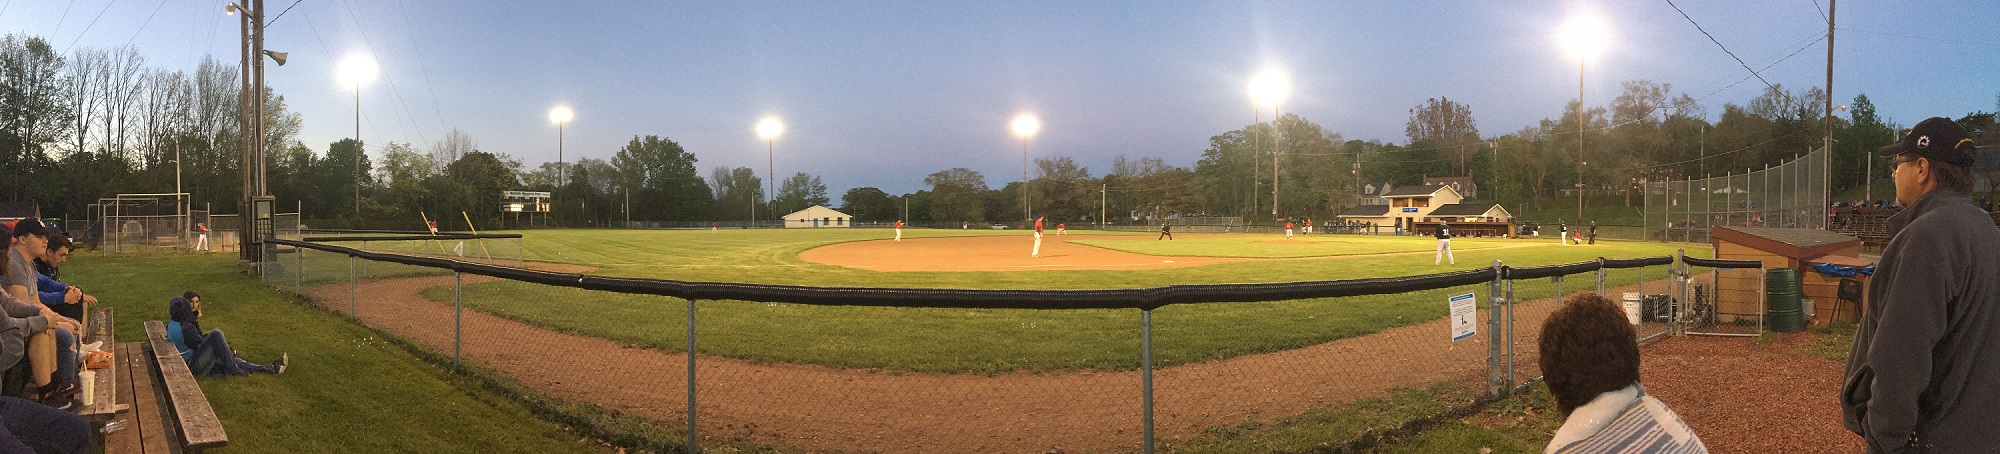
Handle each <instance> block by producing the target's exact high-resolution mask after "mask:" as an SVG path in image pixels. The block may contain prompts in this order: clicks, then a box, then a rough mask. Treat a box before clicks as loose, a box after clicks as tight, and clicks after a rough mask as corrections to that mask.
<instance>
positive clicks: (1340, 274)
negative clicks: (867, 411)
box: [309, 229, 1706, 373]
mask: <svg viewBox="0 0 2000 454" xmlns="http://www.w3.org/2000/svg"><path fill="white" fill-rule="evenodd" d="M886 232H887V231H886V230H883V229H821V230H761V231H744V230H725V231H721V232H710V231H664V230H537V231H529V232H526V234H527V235H528V238H527V240H526V242H525V247H526V252H527V259H528V260H537V261H555V262H565V263H575V264H583V265H591V266H596V267H600V268H599V269H598V270H597V271H596V272H595V273H597V274H603V275H610V276H624V277H648V278H661V279H674V280H686V281H719V282H754V283H773V284H799V285H816V286H867V287H943V288H996V289H1009V288H1017V289H1093V288H1131V287H1154V286H1163V285H1171V284H1188V283H1244V282H1290V281H1311V280H1330V279H1350V278H1363V277H1394V276H1408V275H1418V274H1428V273H1436V272H1443V271H1450V270H1462V269H1469V268H1474V267H1477V266H1479V265H1476V264H1485V263H1488V262H1489V261H1491V260H1493V259H1500V258H1504V259H1506V260H1507V263H1509V264H1511V265H1514V266H1528V265H1544V264H1555V263H1571V262H1578V261H1586V260H1592V259H1595V258H1596V257H1598V256H1599V255H1603V256H1608V257H1614V258H1629V257H1641V256H1658V255H1672V254H1673V252H1674V249H1675V248H1676V246H1673V245H1665V244H1658V243H1638V242H1603V243H1600V244H1599V245H1598V246H1595V247H1560V246H1556V245H1555V242H1554V240H1538V241H1528V240H1483V241H1485V242H1487V243H1485V244H1492V245H1496V246H1510V247H1493V248H1488V249H1471V250H1463V251H1461V252H1459V253H1458V254H1457V255H1460V256H1464V257H1466V261H1464V262H1459V263H1460V265H1459V266H1457V267H1450V266H1445V267H1437V266H1431V265H1425V264H1423V263H1421V262H1422V259H1424V258H1429V257H1428V256H1427V255H1428V254H1423V255H1425V256H1423V257H1418V256H1407V255H1406V256H1387V257H1329V258H1325V259H1306V260H1270V261H1252V262H1241V263H1228V264H1219V265H1210V266H1202V267H1190V268H1178V269H1166V270H1149V271H1081V270H1052V271H1021V272H877V271H865V270H858V269H850V268H843V267H837V266H829V265H820V264H814V263H807V262H804V261H802V260H799V259H798V258H797V257H796V255H797V253H798V252H799V251H803V250H806V249H809V248H813V247H818V246H821V245H826V244H833V243H839V242H845V241H860V240H875V239H883V238H885V236H884V234H885V233H886ZM1010 233H1011V232H1010ZM993 234H996V233H993V232H990V231H962V230H929V229H909V230H906V231H905V235H906V236H910V237H927V236H962V235H993ZM1000 234H1006V233H1000ZM1016 234H1018V233H1016ZM1134 235H1139V234H1134ZM1196 237H1200V238H1203V239H1206V238H1208V237H1206V236H1196ZM1324 237H1328V238H1326V241H1329V242H1333V241H1338V240H1337V239H1336V238H1333V237H1332V236H1331V235H1327V236H1324ZM1215 238H1216V240H1214V241H1215V242H1213V243H1210V242H1205V241H1201V240H1195V241H1187V240H1182V241H1174V242H1151V241H1135V242H1134V243H1176V244H1188V245H1189V246H1187V247H1189V248H1193V249H1197V250H1200V249H1209V250H1221V249H1226V248H1227V245H1228V244H1229V242H1232V241H1233V242H1237V243H1238V244H1240V243H1242V242H1244V241H1246V240H1245V239H1246V238H1247V239H1249V240H1248V241H1252V242H1254V241H1259V240H1257V239H1258V238H1263V239H1266V240H1268V239H1276V238H1279V237H1278V236H1276V235H1264V236H1248V235H1246V236H1233V235H1218V236H1216V237H1215ZM1318 238H1321V237H1315V239H1318ZM1191 239H1192V238H1191ZM1368 240H1373V241H1372V242H1371V244H1373V243H1380V244H1376V245H1374V246H1371V247H1375V248H1378V249H1386V250H1401V249H1408V248H1412V247H1434V245H1435V242H1433V241H1431V240H1430V239H1428V238H1369V239H1368ZM1103 241H1106V242H1114V243H1115V242H1118V240H1103ZM1512 246H1522V247H1512ZM1149 247H1164V246H1149ZM1329 250H1332V249H1329ZM1420 250H1421V249H1420ZM1166 252H1172V251H1162V253H1166ZM1690 252H1691V253H1697V254H1703V255H1705V254H1706V251H1705V250H1701V251H1690ZM309 266H310V265H309ZM1648 272H1649V273H1651V276H1650V277H1651V278H1653V279H1659V278H1663V277H1665V272H1664V269H1662V268H1661V267H1654V268H1652V269H1650V270H1648ZM1586 279H1587V276H1585V277H1580V279H1574V280H1572V281H1571V283H1570V284H1569V285H1568V286H1567V287H1566V289H1568V290H1574V289H1577V288H1581V287H1582V286H1585V285H1589V284H1587V283H1584V282H1585V281H1586ZM1611 279H1612V283H1613V284H1614V285H1622V284H1629V283H1631V282H1635V281H1637V280H1638V274H1637V272H1635V271H1630V270H1619V271H1614V272H1613V274H1612V277H1611ZM1553 287H1554V286H1553V284H1551V283H1550V282H1549V281H1547V280H1534V281H1521V282H1518V283H1516V285H1515V291H1516V294H1517V296H1519V297H1521V298H1544V297H1548V296H1551V295H1552V294H1553V293H1554V288H1553ZM1465 292H1474V293H1477V294H1480V295H1486V294H1487V293H1488V290H1487V286H1485V285H1474V286H1466V287H1460V288H1454V289H1446V290H1434V291H1428V292H1416V293H1409V294H1398V295H1375V296H1365V297H1353V298H1330V299H1312V300H1298V301H1282V302H1269V303H1217V304H1184V305H1174V306H1168V307H1165V308H1161V309H1159V310H1157V311H1155V313H1154V317H1153V319H1154V358H1155V361H1156V363H1157V364H1161V365H1172V364H1183V363H1192V362H1200V361H1206V360H1211V359H1219V358H1227V357H1233V356H1239V355H1244V354H1253V353H1263V352H1272V351H1281V350H1287V349H1292V348H1299V347H1304V346H1309V345H1314V344H1318V343H1323V342H1327V341H1331V340H1335V339H1341V338H1347V337H1354V336H1360V335H1365V334H1369V333H1374V332H1377V331H1380V330H1383V329H1387V328H1392V327H1397V326H1405V325H1410V324H1416V323H1422V322H1426V321H1430V320H1435V319H1438V318H1442V317H1444V316H1445V315H1446V310H1445V303H1444V302H1445V300H1446V298H1447V297H1448V296H1449V295H1452V294H1459V293H1465ZM426 295H427V296H428V297H429V298H431V299H433V300H438V301H450V298H451V289H450V288H449V287H442V288H433V289H431V290H429V291H427V293H426ZM1482 300H1483V298H1482ZM464 301H465V303H466V304H467V305H468V306H470V307H474V308H477V309H480V310H483V311H487V312H491V313H495V314H498V315H501V316H505V317H509V318H513V319H516V320H522V321H526V322H529V323H534V324H538V325H541V326H546V327H550V328H553V329H557V330H561V331H565V332H574V333H580V334H586V335H591V336H596V337H602V338H606V339H611V340H617V341H621V342H627V343H632V344H636V345H645V346H650V347H653V348H658V349H661V350H665V351H681V350H682V349H683V348H684V346H685V345H686V341H685V339H684V337H683V335H682V332H683V330H682V329H681V328H680V327H681V322H680V321H681V320H685V317H686V314H685V312H684V310H685V309H684V303H683V302H682V301H679V300H673V299H669V298H664V297H656V296H642V295H623V294H614V293H607V292H593V291H582V290H575V289H568V288H561V287H553V286H544V285H537V284H527V283H521V282H504V281H503V282H492V283H484V284H473V285H468V286H466V288H465V299H464ZM697 311H698V312H697V314H696V315H697V318H698V319H699V321H698V324H699V327H698V329H700V331H701V334H700V336H701V342H700V348H701V349H702V352H703V353H706V354H716V355H722V356H727V357H734V358H741V359H747V360H752V361H765V362H782V363H805V364H821V365H827V366H834V367H845V368H864V369H882V370H895V371H903V370H908V371H928V372H984V373H995V372H1003V371H1012V370H1069V369H1091V370H1126V369H1135V368H1138V367H1139V362H1138V358H1139V356H1140V355H1139V339H1138V336H1139V311H1137V310H986V309H973V310H967V309H912V308H872V307H829V306H807V305H795V304H767V303H755V302H743V301H701V302H699V304H698V309H697Z"/></svg>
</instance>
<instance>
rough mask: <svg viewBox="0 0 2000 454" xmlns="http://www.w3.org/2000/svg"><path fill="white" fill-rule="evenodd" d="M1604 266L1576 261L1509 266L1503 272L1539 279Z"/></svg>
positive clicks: (1520, 277) (1577, 272)
mask: <svg viewBox="0 0 2000 454" xmlns="http://www.w3.org/2000/svg"><path fill="white" fill-rule="evenodd" d="M1602 268H1604V263H1602V262H1598V261H1595V260H1592V261H1588V262H1576V263H1568V264H1561V265H1542V266H1527V267H1519V268H1516V267H1511V266H1509V267H1504V270H1503V271H1502V272H1503V275H1504V277H1505V278H1506V279H1539V278H1545V277H1556V276H1568V275H1571V274H1583V273H1588V272H1592V271H1597V270H1599V269H1602Z"/></svg>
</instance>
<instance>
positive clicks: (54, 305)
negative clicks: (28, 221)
mask: <svg viewBox="0 0 2000 454" xmlns="http://www.w3.org/2000/svg"><path fill="white" fill-rule="evenodd" d="M49 230H50V231H51V233H50V235H49V251H48V253H47V254H46V255H43V256H42V258H38V259H35V272H36V273H37V274H39V276H37V277H36V278H35V289H36V290H38V291H39V292H40V293H41V297H42V299H41V301H42V305H43V306H48V307H49V309H52V310H55V311H56V314H59V315H62V316H64V317H69V318H70V319H71V320H77V321H82V320H83V314H84V312H87V309H88V308H89V306H91V305H94V304H97V297H95V296H90V295H89V294H86V293H83V289H82V288H80V287H75V286H71V285H69V284H64V283H62V281H58V280H56V271H57V267H60V266H62V264H63V262H68V261H69V252H70V245H71V243H70V239H69V237H68V236H65V235H63V234H62V231H60V230H55V228H53V227H51V228H49Z"/></svg>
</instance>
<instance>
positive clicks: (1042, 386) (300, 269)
mask: <svg viewBox="0 0 2000 454" xmlns="http://www.w3.org/2000/svg"><path fill="white" fill-rule="evenodd" d="M327 239H328V238H307V240H308V241H291V240H273V241H272V243H273V244H275V245H278V246H279V247H280V248H282V250H281V253H279V254H268V256H273V259H272V260H271V261H268V262H266V263H265V264H264V265H263V266H264V268H263V269H264V270H265V273H266V274H267V278H266V282H268V283H270V285H272V286H274V287H278V288H281V289H286V290H289V291H292V292H294V293H297V294H300V295H303V296H306V297H307V298H308V299H310V300H312V301H314V302H316V303H318V304H320V305H322V306H324V307H327V308H329V309H330V310H334V311H338V312H344V313H345V314H346V315H348V316H349V317H352V318H353V319H355V320H357V321H359V322H361V323H363V324H366V325H369V326H371V327H373V328H375V329H377V330H379V331H382V332H384V333H387V334H390V335H392V336H394V337H399V338H404V339H406V340H407V342H408V343H409V344H411V345H413V346H415V347H416V348H418V349H420V350H427V351H432V352H435V354H436V355H437V357H439V358H449V362H450V364H451V365H452V366H453V367H455V368H465V369H470V370H477V371H482V372H484V373H490V374H492V375H495V376H499V377H504V380H506V381H510V382H512V383H514V385H512V386H518V387H520V388H525V389H528V390H530V391H531V393H533V394H535V395H538V396H543V398H541V399H540V400H544V401H556V402H562V403H564V404H582V405H585V406H590V407H592V408H597V409H603V410H608V411H609V413H615V414H620V415H627V416H629V417H634V418H638V419H639V420H641V421H642V422H644V423H646V424H648V425H651V426H653V427H655V428H659V427H684V429H668V430H670V431H672V432H674V433H675V434H676V435H678V436H679V437H680V438H678V443H684V444H685V446H659V445H646V446H642V447H644V448H647V449H669V448H684V449H686V450H687V452H695V451H697V450H698V449H699V448H700V445H702V444H711V445H720V444H727V443H752V444H765V445H777V446H785V447H788V448H792V449H803V450H813V451H819V450H863V451H941V450H942V451H1023V450H1036V451H1047V450H1078V451H1126V450H1144V451H1146V452H1153V451H1154V450H1156V449H1158V448H1161V447H1163V446H1161V443H1165V444H1167V446H1164V447H1166V448H1172V447H1174V446H1175V444H1187V443H1191V442H1192V440H1195V439H1198V438H1199V437H1201V436H1203V434H1204V433H1205V432H1206V431H1208V430H1209V429H1211V428H1216V427H1230V426H1236V425H1240V424H1244V423H1248V422H1253V421H1269V420H1273V419H1279V418H1287V417H1292V416H1297V415H1300V414H1305V413H1310V412H1319V411H1325V410H1327V409H1330V408H1338V407H1340V406H1342V405H1346V404H1349V403H1352V402H1354V401H1356V400H1359V399H1364V398H1370V397H1375V396H1382V395H1385V394H1388V393H1391V392H1392V391H1393V390H1396V389H1405V388H1411V387H1415V388H1425V387H1434V386H1448V387H1462V388H1465V389H1475V390H1479V391H1477V393H1481V394H1483V395H1485V396H1487V397H1486V399H1492V398H1496V397H1498V396H1502V395H1505V394H1508V393H1512V392H1516V391H1518V390H1520V389H1522V388H1523V387H1524V386H1525V385H1526V384H1529V383H1532V382H1533V381H1535V380H1536V377H1539V376H1540V372H1539V370H1538V368H1537V367H1536V366H1535V364H1536V360H1535V357H1534V353H1532V351H1533V347H1532V346H1533V345H1534V342H1536V341H1535V339H1536V338H1537V337H1538V336H1539V330H1540V327H1541V324H1542V322H1543V320H1545V318H1546V317H1547V315H1548V314H1549V313H1550V312H1552V311H1553V310H1554V309H1555V308H1556V307H1557V306H1559V305H1560V302H1559V298H1560V297H1562V296H1564V295H1565V294H1566V292H1568V293H1574V292H1577V291H1582V290H1586V289H1585V288H1579V287H1585V286H1588V284H1594V285H1595V287H1594V288H1593V289H1594V290H1595V291H1598V292H1599V293H1604V294H1607V295H1611V294H1618V293H1622V292H1626V291H1631V292H1634V293H1637V294H1638V295H1639V296H1640V297H1641V298H1642V299H1643V298H1644V296H1645V295H1647V294H1668V295H1672V297H1670V298H1667V299H1666V304H1668V309H1666V315H1665V317H1664V320H1662V319H1648V320H1642V322H1641V326H1640V330H1639V335H1640V338H1639V339H1635V342H1643V341H1645V340H1647V339H1653V338H1657V337H1659V336H1662V335H1666V334H1668V333H1670V332H1673V331H1675V330H1676V329H1677V328H1676V327H1677V326H1680V323H1679V321H1680V320H1683V319H1684V318H1685V317H1684V316H1683V315H1681V312H1682V311H1681V309H1680V308H1681V306H1682V304H1681V303H1680V302H1681V301H1686V300H1687V299H1686V294H1687V292H1688V291H1689V289H1688V286H1687V285H1685V284H1686V282H1687V281H1689V277H1688V276H1689V271H1688V270H1689V267H1695V266H1698V267H1717V268H1730V269H1733V268H1756V267H1761V266H1762V264H1761V262H1756V261H1727V260H1703V259H1698V258H1691V257H1684V256H1682V257H1665V256H1663V257H1643V258H1634V259H1598V260H1595V261H1589V262H1579V263H1570V264H1561V265H1548V266H1535V267H1519V268H1517V267H1509V266H1505V265H1504V264H1502V263H1500V262H1498V261H1495V262H1493V263H1492V264H1491V265H1490V266H1489V267H1485V268H1479V269H1473V270H1464V271H1454V272H1446V273H1437V274H1428V275H1420V276H1407V277H1396V278H1368V279H1345V280H1331V281H1310V282H1286V283H1263V284H1185V285H1167V286H1160V287H1149V288H1124V289H1100V290H1037V289H953V288H889V287H813V286H798V285H773V284H749V283H726V282H689V281H676V280H663V279H636V278H620V277H609V276H597V275H591V274H582V273H575V272H550V271H538V270H529V269H523V268H517V267H510V266H502V265H497V264H492V263H475V262H469V261H461V260H454V259H449V258H443V257H437V256H414V255H406V254H398V253H388V252H380V251H371V250H366V249H363V248H354V247H347V246H341V245H334V244H326V243H325V242H323V241H312V240H327ZM374 241H388V240H374ZM517 241H518V240H517ZM283 252H291V253H283ZM366 264H372V265H373V266H371V267H369V268H370V269H367V270H366V271H364V270H363V265H366ZM1660 267H1666V269H1667V270H1668V271H1666V272H1663V273H1660V274H1658V275H1657V277H1655V276H1653V275H1649V274H1648V273H1647V269H1648V268H1653V269H1659V268H1660ZM1626 273H1630V274H1629V275H1627V274H1626ZM1579 274H1591V275H1593V276H1592V277H1591V278H1588V279H1587V280H1586V281H1585V284H1586V285H1585V286H1578V287H1571V288H1567V289H1565V286H1564V285H1563V284H1564V280H1565V279H1566V278H1567V277H1570V276H1576V275H1579ZM467 275H471V276H467ZM1628 278H1629V279H1630V280H1629V281H1627V280H1626V279H1628ZM1649 279H1651V280H1650V281H1649ZM1622 282H1631V284H1630V285H1621V286H1619V287H1607V286H1608V285H1619V283H1622ZM343 284H344V285H343ZM364 286H365V289H364ZM445 286H449V287H450V288H451V291H450V292H449V293H448V294H447V293H445V292H444V291H443V288H444V287H445ZM1481 293H1483V294H1485V295H1487V297H1486V298H1478V297H1476V296H1472V295H1477V294H1481ZM1467 294H1470V295H1467ZM1454 295H1465V296H1470V297H1471V298H1470V299H1471V300H1472V303H1473V304H1476V305H1477V307H1478V309H1476V310H1475V311H1473V312H1472V313H1466V314H1461V315H1460V316H1458V317H1457V318H1454V317H1451V316H1447V315H1446V314H1448V313H1449V311H1447V310H1446V308H1447V306H1446V305H1445V304H1441V303H1445V302H1446V300H1447V299H1462V298H1464V297H1460V298H1451V297H1452V296H1454ZM468 306H471V307H468ZM1496 308H1497V309H1496ZM468 309H470V310H468ZM1468 317H1469V318H1468ZM1156 318H1159V319H1160V320H1159V322H1160V323H1159V324H1156V320H1155V319H1156ZM1468 321H1470V322H1472V323H1470V324H1469V326H1468V324H1467V323H1465V322H1468ZM1454 326H1456V327H1457V328H1459V329H1465V328H1470V329H1473V330H1475V331H1476V330H1477V329H1479V327H1483V329H1484V330H1485V331H1486V333H1484V334H1485V336H1478V335H1462V334H1463V333H1460V334H1461V335H1458V336H1454V335H1452V334H1453V328H1454ZM698 327H699V328H700V329H697V328H698ZM1156 328H1157V329H1156ZM1127 336H1130V337H1127ZM1453 337H1457V338H1458V340H1454V339H1452V338H1453ZM697 339H700V340H701V342H697ZM1128 342H1129V343H1128ZM1522 342H1526V343H1527V344H1526V345H1528V346H1529V348H1528V349H1527V351H1528V352H1526V353H1517V352H1516V349H1517V346H1516V345H1517V344H1520V343H1522ZM1458 347H1465V348H1458ZM690 352H699V354H689V353H690ZM1482 360H1483V362H1482ZM698 383H699V385H698ZM676 390H682V391H684V393H681V392H679V391H676ZM1484 401H1487V400H1482V401H1481V402H1484ZM1479 404H1481V403H1479V402H1450V403H1448V405H1453V406H1467V405H1479ZM585 419H587V418H585ZM579 424H582V423H579ZM583 425H586V426H588V424H583ZM585 429H586V430H605V431H614V432H615V430H614V429H606V428H591V427H585ZM703 434H706V435H703ZM606 438H607V439H613V438H619V437H618V436H606ZM635 443H637V444H641V445H644V444H645V443H644V442H635Z"/></svg>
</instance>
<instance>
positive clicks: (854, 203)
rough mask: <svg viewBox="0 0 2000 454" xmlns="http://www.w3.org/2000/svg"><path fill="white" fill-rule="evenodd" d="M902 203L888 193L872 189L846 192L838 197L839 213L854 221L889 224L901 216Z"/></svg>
mask: <svg viewBox="0 0 2000 454" xmlns="http://www.w3.org/2000/svg"><path fill="white" fill-rule="evenodd" d="M901 208H902V203H900V202H899V201H897V200H896V199H895V198H894V197H890V196H889V193H886V192H882V190H881V189H876V188H872V187H860V188H854V189H849V190H847V193H846V194H842V195H841V196H840V211H843V212H846V213H847V214H848V215H850V216H854V220H856V221H864V222H890V221H895V220H896V218H897V217H900V216H902V214H903V213H902V211H901Z"/></svg>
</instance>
